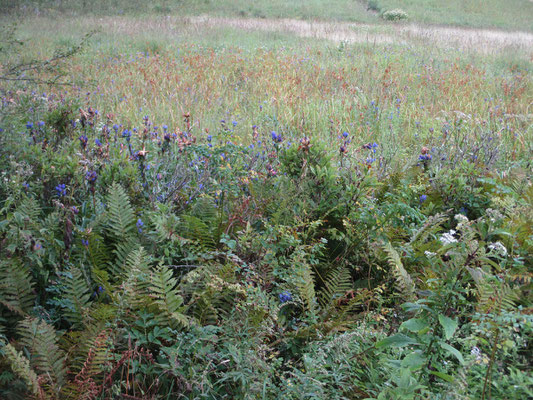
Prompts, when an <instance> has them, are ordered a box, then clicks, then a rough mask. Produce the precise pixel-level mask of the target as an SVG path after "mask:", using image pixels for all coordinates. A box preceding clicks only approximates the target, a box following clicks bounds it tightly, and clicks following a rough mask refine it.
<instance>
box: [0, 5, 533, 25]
mask: <svg viewBox="0 0 533 400" xmlns="http://www.w3.org/2000/svg"><path fill="white" fill-rule="evenodd" d="M0 9H2V10H4V12H10V13H22V14H25V15H52V16H57V15H58V13H68V14H73V15H88V14H90V15H100V16H101V15H148V14H153V13H155V14H159V15H182V16H183V15H203V14H210V15H219V16H233V17H247V18H298V19H319V20H337V21H353V22H374V23H375V22H379V21H380V18H379V17H380V15H382V14H384V13H386V12H390V11H393V10H397V9H401V10H403V11H404V12H405V13H406V14H407V15H408V16H409V21H414V22H422V23H428V24H437V25H454V26H467V27H476V28H482V27H487V28H488V27H490V28H500V29H508V30H511V29H515V30H524V31H532V30H533V25H532V22H531V21H532V19H533V18H532V16H533V3H532V2H531V1H530V0H446V1H443V0H329V1H327V2H326V1H323V0H292V1H290V2H288V1H284V0H270V1H259V0H202V1H197V0H160V1H154V2H152V1H140V0H114V1H108V0H93V1H87V0H67V1H66V0H63V1H56V0H16V1H15V0H0Z"/></svg>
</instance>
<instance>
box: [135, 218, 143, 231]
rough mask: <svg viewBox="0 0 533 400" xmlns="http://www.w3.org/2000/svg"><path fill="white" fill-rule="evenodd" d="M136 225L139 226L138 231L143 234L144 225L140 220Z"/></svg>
mask: <svg viewBox="0 0 533 400" xmlns="http://www.w3.org/2000/svg"><path fill="white" fill-rule="evenodd" d="M135 225H136V226H137V230H138V231H139V233H142V231H143V226H144V223H143V222H142V220H141V219H140V218H139V219H138V220H137V223H136V224H135Z"/></svg>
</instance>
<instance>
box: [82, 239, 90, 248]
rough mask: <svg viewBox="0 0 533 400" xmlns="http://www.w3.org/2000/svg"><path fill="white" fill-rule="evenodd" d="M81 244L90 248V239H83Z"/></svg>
mask: <svg viewBox="0 0 533 400" xmlns="http://www.w3.org/2000/svg"><path fill="white" fill-rule="evenodd" d="M81 244H82V245H84V246H85V247H89V240H88V239H81Z"/></svg>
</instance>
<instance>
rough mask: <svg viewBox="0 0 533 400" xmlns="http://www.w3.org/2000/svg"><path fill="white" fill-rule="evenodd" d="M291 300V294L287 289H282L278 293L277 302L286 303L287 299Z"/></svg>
mask: <svg viewBox="0 0 533 400" xmlns="http://www.w3.org/2000/svg"><path fill="white" fill-rule="evenodd" d="M291 300H292V294H291V293H290V292H289V291H287V290H286V291H284V292H282V293H280V294H279V302H280V303H282V304H283V303H286V302H288V301H291Z"/></svg>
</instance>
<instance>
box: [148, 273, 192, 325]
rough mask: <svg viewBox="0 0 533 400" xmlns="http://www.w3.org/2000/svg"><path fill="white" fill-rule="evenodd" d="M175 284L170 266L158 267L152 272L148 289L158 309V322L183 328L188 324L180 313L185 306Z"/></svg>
mask: <svg viewBox="0 0 533 400" xmlns="http://www.w3.org/2000/svg"><path fill="white" fill-rule="evenodd" d="M176 286H177V280H176V278H174V277H173V276H172V270H171V269H170V268H168V267H159V268H157V269H156V270H155V271H154V272H153V273H152V280H151V286H150V291H151V293H152V295H153V297H154V302H155V305H156V306H157V308H158V310H159V311H160V314H159V315H158V320H159V322H160V323H161V324H164V325H170V326H171V327H173V328H184V327H186V326H187V325H188V320H187V317H186V316H185V315H184V314H183V313H182V312H183V311H184V309H185V307H183V298H182V297H181V296H180V295H179V294H178V290H177V289H176Z"/></svg>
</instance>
